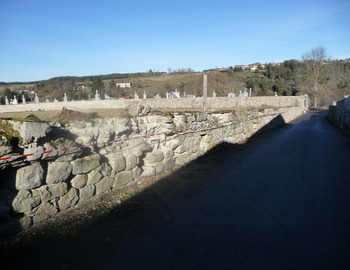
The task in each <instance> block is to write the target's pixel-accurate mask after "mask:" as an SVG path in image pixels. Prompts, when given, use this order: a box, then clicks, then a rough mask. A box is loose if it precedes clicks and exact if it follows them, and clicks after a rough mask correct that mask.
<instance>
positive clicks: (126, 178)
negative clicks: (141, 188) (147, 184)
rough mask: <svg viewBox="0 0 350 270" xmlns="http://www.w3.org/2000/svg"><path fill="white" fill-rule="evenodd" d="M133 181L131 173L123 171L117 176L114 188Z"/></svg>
mask: <svg viewBox="0 0 350 270" xmlns="http://www.w3.org/2000/svg"><path fill="white" fill-rule="evenodd" d="M132 180H133V178H132V172H131V171H124V172H120V173H118V174H117V177H116V180H115V184H114V187H121V186H124V185H126V184H127V183H130V182H131V181H132Z"/></svg>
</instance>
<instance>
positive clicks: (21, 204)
mask: <svg viewBox="0 0 350 270" xmlns="http://www.w3.org/2000/svg"><path fill="white" fill-rule="evenodd" d="M40 202H41V199H40V196H34V197H32V196H31V193H30V192H29V191H27V190H20V191H19V192H18V194H17V196H16V197H15V199H14V200H13V202H12V209H13V210H14V211H15V212H17V213H24V212H28V211H30V210H31V209H33V208H35V207H37V206H38V205H39V204H40Z"/></svg>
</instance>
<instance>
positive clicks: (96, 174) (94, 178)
mask: <svg viewBox="0 0 350 270" xmlns="http://www.w3.org/2000/svg"><path fill="white" fill-rule="evenodd" d="M102 177H103V175H102V174H101V172H100V171H98V170H93V171H92V172H90V173H89V174H88V180H87V183H86V184H87V185H93V184H96V183H97V182H98V181H100V180H101V178H102Z"/></svg>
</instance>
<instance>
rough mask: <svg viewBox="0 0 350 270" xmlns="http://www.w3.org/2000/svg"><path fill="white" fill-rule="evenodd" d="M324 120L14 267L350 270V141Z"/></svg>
mask: <svg viewBox="0 0 350 270" xmlns="http://www.w3.org/2000/svg"><path fill="white" fill-rule="evenodd" d="M325 115H326V114H325V112H314V113H310V114H308V115H306V116H305V117H304V118H303V119H302V120H301V121H299V122H298V123H296V124H294V125H287V126H285V127H283V128H282V129H279V130H276V131H273V132H271V133H269V134H267V135H264V136H262V137H258V138H256V139H254V140H252V141H251V142H249V143H248V144H246V145H243V146H240V147H239V150H234V151H232V153H226V152H228V150H227V151H226V152H225V154H222V155H223V156H224V158H225V160H226V161H225V162H221V161H220V157H218V160H219V161H217V162H215V158H213V159H212V163H209V164H208V162H207V163H206V164H205V167H204V168H203V166H202V167H201V166H198V162H199V163H200V162H202V161H198V162H197V164H194V165H193V171H192V172H191V171H190V172H189V170H188V169H187V170H186V173H182V174H181V172H179V173H177V174H176V177H177V178H179V177H180V178H181V177H182V178H187V179H191V181H190V182H191V184H189V185H188V186H186V188H183V187H182V188H180V186H181V185H180V184H179V181H180V180H179V179H175V178H169V179H168V180H167V181H175V183H174V184H168V185H165V186H167V188H162V187H161V186H159V187H155V188H154V189H153V190H150V191H148V195H147V196H146V195H145V198H146V199H145V204H144V205H142V204H141V205H140V204H139V205H138V207H135V209H134V210H132V211H130V213H124V215H122V216H121V215H120V214H119V215H115V216H113V213H112V214H111V215H110V216H108V218H104V219H101V220H100V221H99V222H98V223H95V224H93V225H91V226H90V227H88V228H87V229H86V230H84V231H82V232H81V233H79V234H78V235H74V236H70V237H65V238H62V239H55V241H54V242H53V241H46V242H43V243H40V244H37V245H35V246H34V245H33V247H32V248H30V249H27V250H19V251H18V253H17V254H14V255H13V257H12V258H7V259H8V262H9V264H8V267H9V268H10V267H11V269H25V268H24V267H26V268H27V269H31V268H33V269H350V268H349V266H350V264H349V262H350V256H349V254H350V253H349V251H350V140H349V138H347V137H345V136H343V135H342V134H341V133H340V132H339V131H338V130H337V129H336V128H334V127H333V126H331V125H330V124H329V123H328V122H327V121H326V119H325ZM228 149H230V148H229V147H228ZM219 153H220V152H219ZM222 158H223V157H221V159H222ZM203 162H204V163H205V161H203ZM202 165H203V164H202ZM196 166H197V167H196ZM169 186H170V188H169ZM172 187H173V188H172ZM141 202H142V200H141Z"/></svg>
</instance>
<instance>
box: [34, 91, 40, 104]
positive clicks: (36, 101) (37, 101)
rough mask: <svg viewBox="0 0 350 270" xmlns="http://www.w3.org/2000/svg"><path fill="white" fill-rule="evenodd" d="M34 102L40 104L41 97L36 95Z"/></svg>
mask: <svg viewBox="0 0 350 270" xmlns="http://www.w3.org/2000/svg"><path fill="white" fill-rule="evenodd" d="M34 102H35V103H39V97H38V94H37V93H35V97H34Z"/></svg>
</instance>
